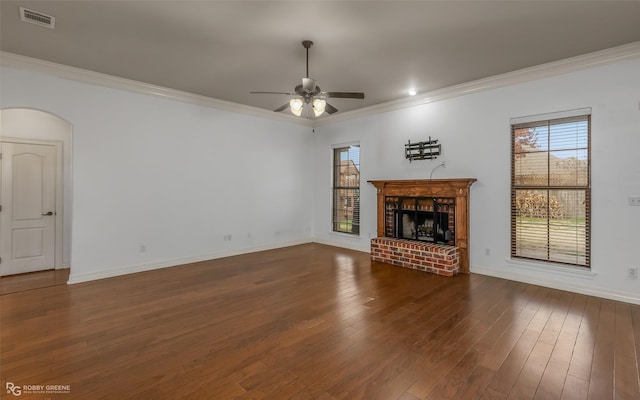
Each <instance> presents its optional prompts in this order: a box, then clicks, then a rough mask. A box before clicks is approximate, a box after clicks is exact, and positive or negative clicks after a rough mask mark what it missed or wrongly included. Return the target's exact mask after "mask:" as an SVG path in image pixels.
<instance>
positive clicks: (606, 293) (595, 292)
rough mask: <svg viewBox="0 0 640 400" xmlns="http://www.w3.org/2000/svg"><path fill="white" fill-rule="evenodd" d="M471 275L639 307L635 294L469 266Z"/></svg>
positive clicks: (639, 297) (639, 299) (638, 300)
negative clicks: (485, 276) (490, 277)
mask: <svg viewBox="0 0 640 400" xmlns="http://www.w3.org/2000/svg"><path fill="white" fill-rule="evenodd" d="M471 273H473V274H479V275H487V276H493V277H494V278H502V279H507V280H510V281H516V282H522V283H528V284H531V285H537V286H543V287H547V288H551V289H558V290H564V291H567V292H572V293H579V294H584V295H587V296H594V297H600V298H603V299H609V300H615V301H622V302H624V303H631V304H638V305H640V296H638V294H637V293H627V292H618V291H614V290H601V289H597V288H593V287H587V286H581V285H573V284H569V283H565V282H559V281H554V280H549V279H540V278H535V277H531V276H529V275H524V274H518V273H513V272H511V273H506V274H505V273H504V272H502V271H498V270H495V269H492V268H486V267H479V266H471Z"/></svg>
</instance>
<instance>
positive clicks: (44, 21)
mask: <svg viewBox="0 0 640 400" xmlns="http://www.w3.org/2000/svg"><path fill="white" fill-rule="evenodd" d="M20 19H21V20H23V21H24V22H29V23H32V24H36V25H40V26H44V27H45V28H49V29H54V28H55V27H56V19H55V18H54V17H52V16H51V15H47V14H43V13H41V12H38V11H33V10H29V9H28V8H24V7H20Z"/></svg>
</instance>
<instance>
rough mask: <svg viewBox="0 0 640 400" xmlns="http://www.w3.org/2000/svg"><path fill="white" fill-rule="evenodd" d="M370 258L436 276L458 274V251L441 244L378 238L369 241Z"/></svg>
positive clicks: (456, 248) (455, 248) (453, 247)
mask: <svg viewBox="0 0 640 400" xmlns="http://www.w3.org/2000/svg"><path fill="white" fill-rule="evenodd" d="M371 258H372V259H373V261H380V262H384V263H388V264H393V265H397V266H400V267H405V268H411V269H417V270H420V271H426V272H433V273H435V274H438V275H445V276H453V275H456V274H457V273H458V272H460V249H459V248H458V247H455V246H447V245H443V244H432V243H424V242H417V241H415V240H406V239H395V238H387V237H379V238H374V239H371Z"/></svg>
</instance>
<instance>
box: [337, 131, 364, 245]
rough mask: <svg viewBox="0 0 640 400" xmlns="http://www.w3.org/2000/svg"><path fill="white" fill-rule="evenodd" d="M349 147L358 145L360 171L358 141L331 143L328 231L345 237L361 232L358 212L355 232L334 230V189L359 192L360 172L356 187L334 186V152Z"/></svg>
mask: <svg viewBox="0 0 640 400" xmlns="http://www.w3.org/2000/svg"><path fill="white" fill-rule="evenodd" d="M349 147H358V149H359V150H358V161H359V162H358V171H360V166H361V165H362V163H361V151H362V147H361V146H360V142H357V141H356V142H347V143H339V144H332V145H331V216H330V225H331V227H330V233H332V234H338V235H345V237H354V238H355V237H360V233H361V222H362V221H361V218H360V213H359V212H358V224H357V225H358V231H357V232H345V231H341V230H336V229H335V226H336V225H335V224H336V221H335V220H334V219H335V216H336V202H335V199H336V190H337V189H356V190H358V191H360V193H361V189H362V186H361V183H362V174H361V173H358V186H357V187H341V186H336V182H335V180H336V170H335V166H336V159H335V154H336V150H338V149H345V148H349ZM360 201H362V199H360ZM360 204H361V203H359V208H360Z"/></svg>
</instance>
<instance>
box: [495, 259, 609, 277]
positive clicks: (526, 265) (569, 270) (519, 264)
mask: <svg viewBox="0 0 640 400" xmlns="http://www.w3.org/2000/svg"><path fill="white" fill-rule="evenodd" d="M506 261H507V264H508V265H509V266H510V267H514V268H520V269H525V270H528V271H536V272H545V273H552V274H556V275H563V276H570V277H573V278H581V279H588V280H593V279H594V278H595V277H596V276H597V275H598V274H596V273H595V272H592V271H591V270H590V269H588V268H584V267H571V266H567V265H560V264H554V263H546V262H535V261H524V260H516V259H513V258H508V259H507V260H506Z"/></svg>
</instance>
